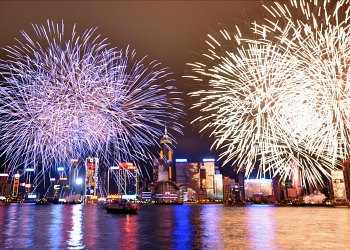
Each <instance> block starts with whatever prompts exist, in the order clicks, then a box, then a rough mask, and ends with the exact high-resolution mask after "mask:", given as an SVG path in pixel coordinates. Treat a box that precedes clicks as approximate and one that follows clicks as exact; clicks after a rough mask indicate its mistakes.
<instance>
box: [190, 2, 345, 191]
mask: <svg viewBox="0 0 350 250" xmlns="http://www.w3.org/2000/svg"><path fill="white" fill-rule="evenodd" d="M265 9H266V10H267V11H268V13H269V14H270V16H271V18H269V19H265V20H264V21H262V22H260V23H259V22H257V21H256V22H254V24H253V27H252V30H253V34H251V37H253V36H254V37H255V39H251V38H248V37H249V36H247V37H243V36H242V35H241V33H240V32H239V29H237V31H236V32H235V33H230V32H228V31H227V30H220V32H218V35H216V36H214V35H208V37H209V39H208V41H207V44H208V45H209V47H210V48H209V49H208V52H207V53H205V54H204V56H205V60H204V61H203V62H200V63H198V62H197V63H193V64H190V66H191V68H192V72H194V74H193V75H192V76H189V77H191V78H192V79H194V80H196V81H199V82H207V83H208V86H205V89H203V90H201V91H196V92H193V93H191V95H192V96H196V97H199V101H198V102H197V103H196V104H195V105H194V106H193V107H194V108H199V109H200V110H201V112H202V115H201V116H200V117H198V119H197V120H200V121H206V122H207V125H206V126H204V128H203V130H206V129H210V130H211V131H212V133H211V136H212V137H214V138H215V141H214V144H213V147H216V148H221V149H223V153H222V155H221V157H224V158H225V161H226V163H227V162H229V161H231V160H234V161H235V163H237V165H238V167H239V168H244V169H245V170H246V174H247V175H249V174H250V173H251V172H252V170H253V168H254V166H255V164H256V163H257V162H259V163H260V168H259V171H260V173H265V172H266V171H271V172H272V173H273V174H279V175H282V177H283V178H286V177H287V176H289V175H290V174H291V172H292V170H293V168H295V167H296V166H297V167H299V168H300V169H301V175H302V177H303V179H304V180H305V179H307V180H309V181H310V182H313V183H314V184H315V182H316V181H318V182H320V183H322V174H323V175H329V171H330V170H332V169H334V167H336V165H337V164H339V159H341V158H343V159H344V158H347V157H348V152H349V148H348V147H349V146H348V145H349V143H348V141H349V137H348V131H349V128H350V127H349V125H350V124H349V122H348V121H349V119H348V118H349V115H350V113H349V112H350V111H349V104H350V103H349V100H350V98H349V90H348V86H349V77H348V74H349V66H348V65H349V58H350V57H349V52H348V51H349V41H350V40H349V38H350V36H349V35H348V34H349V24H348V23H349V17H348V13H349V5H348V1H338V2H337V3H332V4H331V3H330V2H329V1H325V2H324V3H320V2H317V1H300V2H298V1H291V2H290V6H287V5H286V4H284V5H282V4H280V3H275V4H273V5H271V6H265ZM294 12H295V13H294ZM318 19H320V20H321V21H320V22H318V21H317V20H318ZM197 120H196V121H197Z"/></svg>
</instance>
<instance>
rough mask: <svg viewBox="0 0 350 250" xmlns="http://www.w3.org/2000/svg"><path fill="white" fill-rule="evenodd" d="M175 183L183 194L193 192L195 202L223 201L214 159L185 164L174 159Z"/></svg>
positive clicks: (220, 176)
mask: <svg viewBox="0 0 350 250" xmlns="http://www.w3.org/2000/svg"><path fill="white" fill-rule="evenodd" d="M175 165H176V181H177V183H178V184H179V185H180V186H181V187H182V190H183V192H188V191H189V190H190V191H191V192H195V195H196V196H197V200H199V201H204V200H223V182H222V175H221V174H220V172H219V170H218V169H217V167H215V160H214V159H203V161H202V162H187V160H186V159H176V160H175Z"/></svg>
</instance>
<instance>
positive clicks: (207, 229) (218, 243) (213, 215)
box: [200, 204, 223, 249]
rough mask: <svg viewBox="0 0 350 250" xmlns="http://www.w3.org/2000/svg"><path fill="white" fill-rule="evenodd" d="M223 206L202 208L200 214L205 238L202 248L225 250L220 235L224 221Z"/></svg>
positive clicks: (210, 205)
mask: <svg viewBox="0 0 350 250" xmlns="http://www.w3.org/2000/svg"><path fill="white" fill-rule="evenodd" d="M221 215H222V205H213V204H209V205H205V206H202V211H201V213H200V217H201V221H202V224H201V225H202V228H203V237H202V242H201V243H202V247H204V248H207V249H223V245H222V239H221V234H220V222H221V219H222V216H221Z"/></svg>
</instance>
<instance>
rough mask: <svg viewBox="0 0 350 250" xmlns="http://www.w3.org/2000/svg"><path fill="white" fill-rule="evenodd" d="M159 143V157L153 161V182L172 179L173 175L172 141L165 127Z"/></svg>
mask: <svg viewBox="0 0 350 250" xmlns="http://www.w3.org/2000/svg"><path fill="white" fill-rule="evenodd" d="M160 145H161V150H160V152H159V158H156V159H154V161H153V182H157V181H168V180H173V177H174V173H173V172H174V170H173V166H172V162H173V151H172V141H171V138H170V137H169V135H168V133H167V129H166V128H165V132H164V136H163V137H162V138H161V139H160Z"/></svg>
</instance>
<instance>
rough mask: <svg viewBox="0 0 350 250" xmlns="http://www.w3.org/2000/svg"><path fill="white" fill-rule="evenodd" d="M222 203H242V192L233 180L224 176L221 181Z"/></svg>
mask: <svg viewBox="0 0 350 250" xmlns="http://www.w3.org/2000/svg"><path fill="white" fill-rule="evenodd" d="M222 182H223V190H224V202H235V201H242V200H243V198H242V192H241V190H240V188H239V185H238V183H235V180H234V179H231V178H229V177H227V176H224V178H223V180H222Z"/></svg>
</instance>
